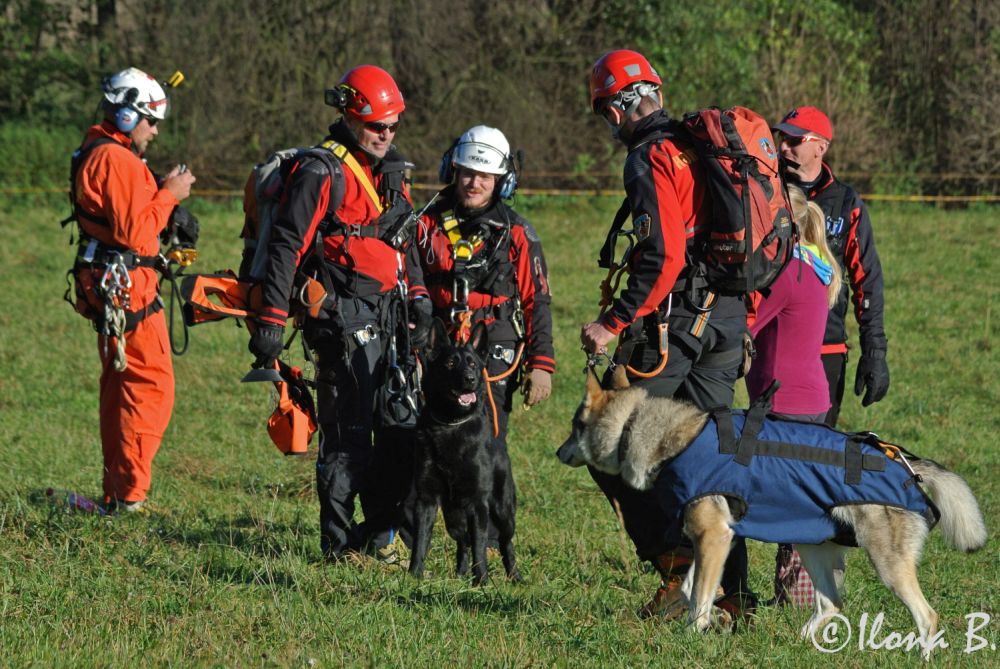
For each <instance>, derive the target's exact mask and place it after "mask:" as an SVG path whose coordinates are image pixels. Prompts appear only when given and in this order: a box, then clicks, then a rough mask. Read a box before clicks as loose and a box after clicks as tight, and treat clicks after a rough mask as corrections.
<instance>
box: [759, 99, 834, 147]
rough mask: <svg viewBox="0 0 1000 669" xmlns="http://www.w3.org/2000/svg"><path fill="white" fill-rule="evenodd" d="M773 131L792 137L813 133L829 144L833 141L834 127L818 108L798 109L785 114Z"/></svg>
mask: <svg viewBox="0 0 1000 669" xmlns="http://www.w3.org/2000/svg"><path fill="white" fill-rule="evenodd" d="M771 130H778V131H780V132H783V133H785V134H786V135H790V136H792V137H801V136H802V135H805V134H806V133H810V132H811V133H813V134H816V135H819V136H820V137H822V138H823V139H825V140H826V141H828V142H829V141H832V140H833V125H832V124H831V123H830V119H829V118H828V117H827V115H826V114H824V113H823V112H822V111H820V110H819V109H817V108H816V107H796V108H795V109H793V110H792V111H790V112H788V113H787V114H785V118H783V119H781V123H779V124H778V125H776V126H774V127H773V128H771Z"/></svg>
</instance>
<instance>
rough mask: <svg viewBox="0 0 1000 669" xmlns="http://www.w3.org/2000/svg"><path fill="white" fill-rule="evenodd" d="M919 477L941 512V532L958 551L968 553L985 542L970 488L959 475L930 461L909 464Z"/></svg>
mask: <svg viewBox="0 0 1000 669" xmlns="http://www.w3.org/2000/svg"><path fill="white" fill-rule="evenodd" d="M910 464H911V465H912V466H913V471H915V472H916V473H917V474H919V475H920V476H921V478H923V480H924V484H925V485H926V487H927V491H928V493H929V494H930V496H931V498H932V499H933V500H934V503H935V504H936V505H937V507H938V510H939V511H940V512H941V521H940V522H939V526H940V527H941V533H942V534H944V538H945V541H947V542H948V544H949V545H950V546H952V547H953V548H956V549H957V550H960V551H964V552H966V553H971V552H972V551H975V550H979V549H980V548H982V547H983V545H984V544H985V543H986V523H985V521H984V520H983V512H982V511H980V510H979V504H978V503H977V502H976V498H975V496H974V495H973V494H972V489H971V488H969V484H968V483H966V482H965V479H963V478H962V477H961V476H959V475H958V474H955V473H954V472H950V471H948V470H947V469H945V468H944V467H942V466H941V465H939V464H938V463H936V462H934V461H933V460H916V461H914V462H911V463H910Z"/></svg>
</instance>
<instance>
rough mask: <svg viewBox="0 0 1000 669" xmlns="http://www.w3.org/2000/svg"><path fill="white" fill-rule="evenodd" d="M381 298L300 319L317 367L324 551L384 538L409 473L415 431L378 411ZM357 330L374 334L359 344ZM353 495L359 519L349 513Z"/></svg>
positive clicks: (396, 517)
mask: <svg viewBox="0 0 1000 669" xmlns="http://www.w3.org/2000/svg"><path fill="white" fill-rule="evenodd" d="M384 302H385V299H382V300H379V299H370V300H362V299H353V300H341V302H340V303H339V304H338V313H337V314H336V316H330V317H328V318H323V319H313V320H310V321H308V322H307V324H306V338H307V341H308V342H309V345H310V347H311V348H313V350H314V351H315V353H316V362H317V368H318V369H317V377H316V399H317V406H316V409H317V414H318V421H319V429H320V446H319V456H318V458H317V461H316V492H317V495H318V496H319V506H320V537H321V538H320V542H321V548H322V550H323V554H324V555H326V556H328V557H335V556H338V555H340V554H342V553H343V552H344V551H346V550H363V549H366V548H369V547H377V546H384V545H386V544H388V543H390V542H391V540H392V536H393V532H394V531H395V530H396V528H398V527H399V525H400V522H401V514H402V505H403V501H404V499H405V497H406V494H407V492H408V491H409V488H410V482H411V480H412V477H413V474H412V472H413V464H412V462H413V456H412V452H413V430H412V429H407V428H399V427H392V428H386V427H382V426H381V425H380V424H379V419H378V416H377V413H378V401H377V395H378V392H379V390H380V388H381V386H382V385H383V383H384V382H385V367H386V360H385V357H386V348H387V339H386V334H385V332H384V331H382V329H381V326H380V320H381V317H382V314H381V309H383V308H384V307H385V304H384ZM369 326H370V327H369ZM359 330H364V331H365V332H366V333H368V334H369V335H370V333H371V332H375V333H376V334H375V337H374V338H371V339H370V341H368V342H367V343H362V342H361V341H360V340H359V338H358V337H356V336H355V335H354V334H353V332H357V331H359ZM361 338H362V339H363V338H364V336H362V337H361ZM359 498H360V502H361V510H362V513H363V514H364V518H365V520H364V523H361V524H359V523H358V522H357V521H356V520H355V518H354V515H355V506H356V502H357V500H358V499H359Z"/></svg>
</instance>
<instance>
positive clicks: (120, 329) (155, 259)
mask: <svg viewBox="0 0 1000 669" xmlns="http://www.w3.org/2000/svg"><path fill="white" fill-rule="evenodd" d="M106 144H117V145H118V146H122V145H121V143H120V142H117V141H115V140H113V139H111V138H109V137H100V138H97V139H95V140H94V141H93V142H91V143H90V144H88V145H87V146H85V147H81V148H79V149H77V150H76V151H74V152H73V157H72V160H71V161H70V177H69V180H70V187H69V198H70V205H71V206H72V209H73V211H72V213H71V214H70V215H69V216H67V217H66V218H65V219H63V220H62V221H60V225H61V226H62V227H64V228H65V227H66V226H67V225H69V224H70V223H72V222H76V223H77V231H78V232H79V234H80V239H79V242H78V244H77V255H76V259H75V261H74V262H73V267H71V268H70V269H69V270H68V271H67V272H66V284H67V287H66V292H65V294H64V295H63V299H64V300H65V301H66V302H68V303H69V304H70V305H71V306H72V307H73V309H75V310H76V312H77V313H78V314H80V315H81V316H83V317H84V318H86V319H88V320H90V321H92V322H93V325H94V329H95V330H96V331H97V332H98V333H99V334H101V335H102V336H103V337H104V347H105V351H106V350H107V347H108V343H109V342H110V341H111V340H112V339H114V340H115V341H116V351H115V356H114V368H115V370H116V371H119V372H122V371H125V368H126V366H127V364H128V363H127V362H126V358H125V334H126V333H128V332H132V331H133V330H135V328H136V327H138V325H139V323H140V322H142V321H143V320H144V319H146V318H148V317H149V316H152V315H153V314H155V313H156V312H158V311H160V310H162V309H163V300H162V299H161V298H160V296H159V295H157V296H156V298H155V299H154V300H153V301H151V302H150V303H149V304H147V305H146V306H145V307H143V308H142V309H137V310H130V309H129V307H130V306H131V304H130V293H129V289H130V288H131V287H132V278H131V276H130V272H131V271H132V270H134V269H136V268H138V267H148V268H152V269H162V267H163V266H164V265H165V264H166V263H165V262H161V259H160V258H159V256H142V255H139V254H138V253H136V252H135V251H133V250H131V249H126V248H122V247H117V246H110V245H108V244H104V243H101V242H99V241H98V240H96V239H94V238H93V237H90V236H89V235H87V234H86V233H85V232H84V230H83V228H82V227H81V226H80V219H81V218H85V219H87V220H88V221H91V222H93V223H96V224H97V225H101V226H104V227H110V225H111V224H110V222H109V221H108V220H107V219H106V218H101V217H98V216H95V215H93V214H90V213H89V212H87V211H85V210H84V209H83V208H82V207H81V206H80V203H79V202H77V198H76V175H77V173H78V172H79V170H80V167H81V166H82V165H83V162H84V160H86V158H87V156H89V155H90V153H91V152H92V151H93V150H94V149H96V148H98V147H100V146H104V145H106ZM123 148H124V147H123ZM72 243H73V239H72V236H71V237H70V244H72ZM71 293H72V294H73V297H70V294H71Z"/></svg>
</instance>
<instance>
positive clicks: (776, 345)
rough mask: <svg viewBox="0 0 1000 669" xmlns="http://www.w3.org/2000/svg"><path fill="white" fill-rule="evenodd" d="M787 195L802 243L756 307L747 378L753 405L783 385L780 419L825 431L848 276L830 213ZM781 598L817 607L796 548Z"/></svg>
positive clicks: (786, 563) (783, 562)
mask: <svg viewBox="0 0 1000 669" xmlns="http://www.w3.org/2000/svg"><path fill="white" fill-rule="evenodd" d="M788 190H789V200H790V202H791V205H792V213H793V215H794V216H795V221H796V222H797V223H798V225H799V230H800V234H801V240H800V242H799V244H798V246H797V247H796V248H795V253H794V257H793V258H792V261H791V262H790V263H789V265H788V267H786V268H785V270H784V271H783V272H782V273H781V275H779V276H778V278H777V279H776V280H775V282H774V283H773V284H772V285H771V287H770V289H768V291H767V292H766V294H764V295H762V296H761V297H762V299H761V301H760V302H759V304H758V305H757V316H756V320H755V321H754V322H753V324H752V325H751V326H750V334H751V335H752V336H753V338H754V347H755V348H756V349H757V356H756V358H755V359H754V362H753V365H752V366H751V368H750V372H749V373H748V374H747V380H746V381H747V392H748V394H749V395H750V401H751V402H752V401H754V400H756V399H757V398H758V397H759V396H760V395H762V394H763V393H764V391H766V390H767V389H768V387H769V386H770V385H771V383H772V382H773V381H775V380H778V381H780V382H781V386H780V387H779V388H778V391H777V392H776V393H775V395H774V399H773V412H774V413H775V414H778V415H779V416H782V417H784V418H789V419H792V420H799V421H807V422H810V423H822V422H823V419H824V417H825V416H826V412H827V409H829V408H830V392H829V389H828V387H827V381H826V374H825V372H824V371H823V362H822V360H821V358H820V349H821V347H822V345H823V333H824V332H825V330H826V317H827V314H828V313H829V311H830V307H831V306H833V304H834V302H836V300H837V295H838V294H839V293H840V283H841V276H840V272H839V271H838V265H837V262H836V261H835V260H834V258H833V254H832V253H831V252H830V248H829V247H828V246H827V243H826V217H825V216H824V215H823V211H822V210H821V209H820V208H819V206H818V205H816V204H815V203H814V202H809V201H808V200H807V199H806V195H805V193H804V192H803V191H802V190H801V189H799V188H796V187H794V186H790V187H789V189H788ZM840 569H841V573H842V569H843V567H842V566H841V567H840ZM774 590H775V601H776V602H777V603H779V604H784V603H787V602H789V601H790V602H792V603H793V604H794V605H796V606H803V607H806V606H809V607H811V606H812V604H813V598H814V592H813V585H812V582H811V581H810V580H809V575H808V574H807V573H806V571H805V570H804V569H802V564H801V562H800V561H799V556H798V553H796V552H795V551H793V550H792V547H791V546H790V545H785V544H782V545H779V547H778V556H777V565H776V570H775V581H774Z"/></svg>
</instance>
